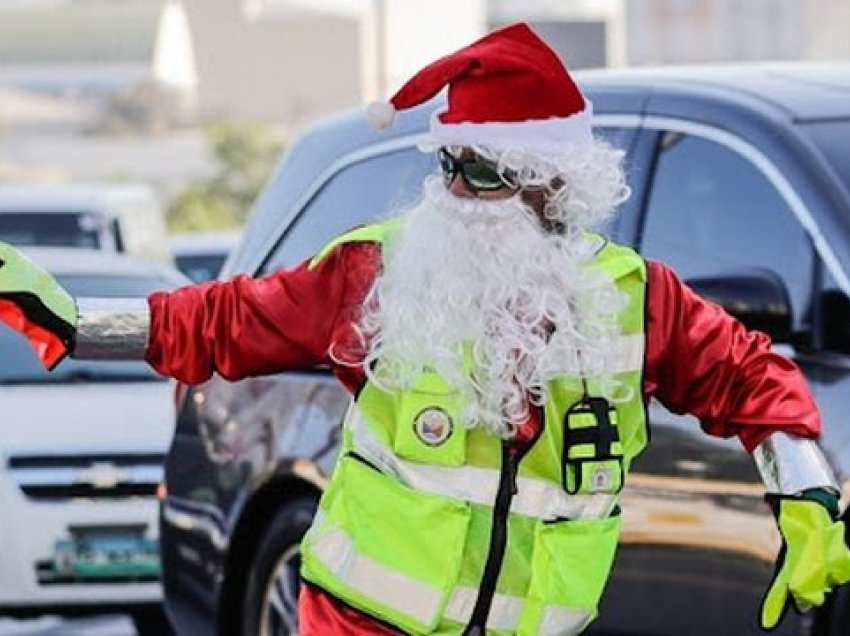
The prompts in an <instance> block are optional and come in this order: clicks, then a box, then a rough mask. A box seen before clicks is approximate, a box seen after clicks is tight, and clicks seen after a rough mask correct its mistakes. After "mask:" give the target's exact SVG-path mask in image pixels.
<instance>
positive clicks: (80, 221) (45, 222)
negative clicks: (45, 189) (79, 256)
mask: <svg viewBox="0 0 850 636" xmlns="http://www.w3.org/2000/svg"><path fill="white" fill-rule="evenodd" d="M0 241H4V242H6V243H11V244H13V245H44V246H47V247H85V248H90V249H100V247H101V245H100V233H99V223H98V217H96V216H94V215H92V214H88V213H86V212H15V211H4V212H0Z"/></svg>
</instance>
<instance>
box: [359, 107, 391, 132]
mask: <svg viewBox="0 0 850 636" xmlns="http://www.w3.org/2000/svg"><path fill="white" fill-rule="evenodd" d="M395 112H396V111H395V106H393V105H392V103H391V102H372V103H371V104H369V105H368V106H366V117H367V119H368V120H369V123H370V124H372V125H373V126H374V127H375V128H377V129H378V130H383V129H384V128H389V127H390V126H392V124H393V122H394V121H395Z"/></svg>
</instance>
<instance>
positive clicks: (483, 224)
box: [358, 142, 629, 437]
mask: <svg viewBox="0 0 850 636" xmlns="http://www.w3.org/2000/svg"><path fill="white" fill-rule="evenodd" d="M474 150H475V151H476V152H478V153H479V154H481V155H482V156H484V157H487V158H489V159H490V160H492V161H494V162H495V163H496V164H497V165H498V167H499V169H500V170H510V171H511V172H513V173H515V174H516V176H517V180H518V182H519V185H520V186H521V188H523V189H530V188H542V189H544V190H545V193H546V199H547V201H548V203H547V204H546V206H545V210H544V211H543V214H544V217H545V219H546V221H548V222H549V223H550V224H552V225H553V227H556V228H557V231H551V228H549V230H550V231H544V229H543V227H542V225H541V223H540V221H539V220H538V218H537V215H536V213H535V212H534V210H532V209H531V208H530V206H529V205H527V204H526V203H525V202H524V201H523V199H522V197H521V196H513V197H510V198H508V199H504V200H499V201H485V200H482V199H480V198H468V199H465V198H460V197H457V196H454V195H453V194H451V193H450V192H449V191H448V190H447V189H446V187H445V185H444V183H443V182H442V179H441V178H440V177H437V176H433V177H429V178H428V179H427V180H426V182H425V183H424V185H423V197H422V200H421V201H420V202H419V203H418V204H416V205H415V206H413V207H412V208H411V209H410V210H408V211H407V212H406V213H405V214H404V219H403V222H402V223H401V224H400V226H399V228H398V229H397V230H396V231H395V233H394V234H393V235H392V236H391V237H389V239H388V240H387V242H386V243H385V244H384V269H383V271H382V273H381V275H380V276H379V277H378V278H377V279H376V281H375V283H374V285H373V287H372V289H371V291H370V292H369V294H368V296H367V299H366V302H365V304H364V311H363V315H362V319H361V321H360V323H359V325H358V328H359V330H360V333H361V336H362V338H363V341H364V344H366V346H367V355H366V358H365V360H364V361H363V367H364V369H365V372H366V374H367V376H368V377H369V379H370V380H371V381H373V382H374V383H376V384H377V385H378V386H380V387H382V388H384V389H385V390H388V391H393V390H407V389H410V388H411V387H412V386H413V385H414V384H415V382H416V380H417V379H418V378H419V377H420V375H421V374H422V373H423V372H426V371H435V372H437V373H438V374H440V376H442V377H443V378H444V379H445V380H446V381H447V382H448V383H449V385H450V386H451V387H453V388H454V389H455V390H458V391H460V392H461V394H462V396H463V398H464V404H466V410H465V412H464V413H463V414H461V418H462V420H463V424H464V425H466V426H468V427H470V428H472V427H475V426H483V427H484V428H486V429H487V430H488V431H491V432H493V433H497V434H500V435H502V436H503V437H510V436H512V435H513V434H514V432H515V430H516V428H517V426H518V425H519V424H521V423H522V421H523V420H524V419H525V418H526V417H527V416H528V405H529V403H531V404H533V405H543V404H544V403H545V402H546V401H547V399H548V383H549V382H550V381H551V380H552V379H554V378H557V377H560V376H563V375H565V374H573V375H575V374H581V375H582V376H584V377H587V378H593V379H595V380H596V383H597V386H600V387H602V390H603V391H604V392H605V393H607V394H608V395H606V397H611V398H613V397H615V394H616V393H617V391H618V390H619V389H620V388H621V387H619V386H618V385H617V383H616V382H614V380H613V379H612V378H611V377H610V374H609V373H607V372H606V369H610V368H611V367H610V365H609V362H610V361H609V358H610V356H611V355H612V352H613V350H614V348H613V346H612V345H613V341H614V339H615V338H616V336H617V335H618V333H619V327H618V321H617V317H618V315H619V313H620V312H621V311H622V309H623V308H624V306H625V303H626V302H627V298H626V296H625V295H624V294H622V293H621V292H620V291H619V290H618V289H617V287H616V285H615V284H614V282H613V281H612V280H611V279H610V278H609V277H608V276H607V275H606V274H604V273H603V272H601V271H600V270H595V269H593V268H588V267H587V265H588V263H589V262H590V261H591V260H592V259H593V257H594V255H595V253H596V252H597V251H598V249H599V248H600V247H601V246H602V240H601V239H600V238H599V237H598V236H597V235H590V234H588V233H587V230H588V229H590V228H594V227H598V226H599V225H600V224H601V223H603V222H605V221H606V220H608V219H609V218H611V216H612V215H613V213H614V210H615V208H616V206H617V205H619V204H620V203H621V202H622V201H624V200H625V199H626V198H627V197H628V193H629V191H628V187H627V186H626V183H625V178H624V175H623V171H622V167H621V164H622V153H621V152H620V151H617V150H615V149H613V148H612V147H611V146H609V145H607V144H604V143H602V142H599V143H597V144H595V145H594V146H593V148H590V149H587V150H586V151H584V152H574V153H570V154H569V155H564V156H563V157H538V156H533V155H529V154H523V153H521V152H519V151H513V150H508V151H500V152H499V151H495V150H493V149H490V148H486V147H476V148H474ZM621 399H622V398H621Z"/></svg>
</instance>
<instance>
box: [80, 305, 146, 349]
mask: <svg viewBox="0 0 850 636" xmlns="http://www.w3.org/2000/svg"><path fill="white" fill-rule="evenodd" d="M76 301H77V333H76V337H75V341H74V350H73V351H72V352H71V357H73V358H79V359H83V360H86V359H87V360H144V358H145V353H146V351H147V347H148V334H149V332H150V322H151V317H150V307H149V306H148V301H147V299H145V298H77V299H76Z"/></svg>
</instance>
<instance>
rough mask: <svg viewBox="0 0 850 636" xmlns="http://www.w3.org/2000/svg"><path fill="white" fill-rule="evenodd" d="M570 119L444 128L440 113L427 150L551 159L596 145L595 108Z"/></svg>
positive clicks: (433, 116) (434, 117) (433, 118)
mask: <svg viewBox="0 0 850 636" xmlns="http://www.w3.org/2000/svg"><path fill="white" fill-rule="evenodd" d="M585 103H586V104H587V106H586V107H585V109H584V110H583V111H581V112H580V113H575V114H574V115H570V116H569V117H551V118H549V119H531V120H526V121H522V122H510V123H508V122H484V123H480V124H479V123H473V122H461V123H459V124H444V123H443V122H441V121H440V119H439V116H440V112H434V113H432V114H431V125H430V134H429V138H428V139H426V140H425V142H424V144H422V145H423V147H424V148H427V149H431V147H432V146H433V147H440V146H476V145H480V146H490V147H492V148H505V149H508V148H519V149H522V150H528V151H532V152H540V153H543V154H547V155H557V154H561V153H563V152H564V151H566V150H567V149H568V148H570V147H573V148H574V147H576V146H586V145H590V144H592V143H593V132H592V127H591V120H592V119H593V104H591V103H590V100H587V99H586V100H585Z"/></svg>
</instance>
